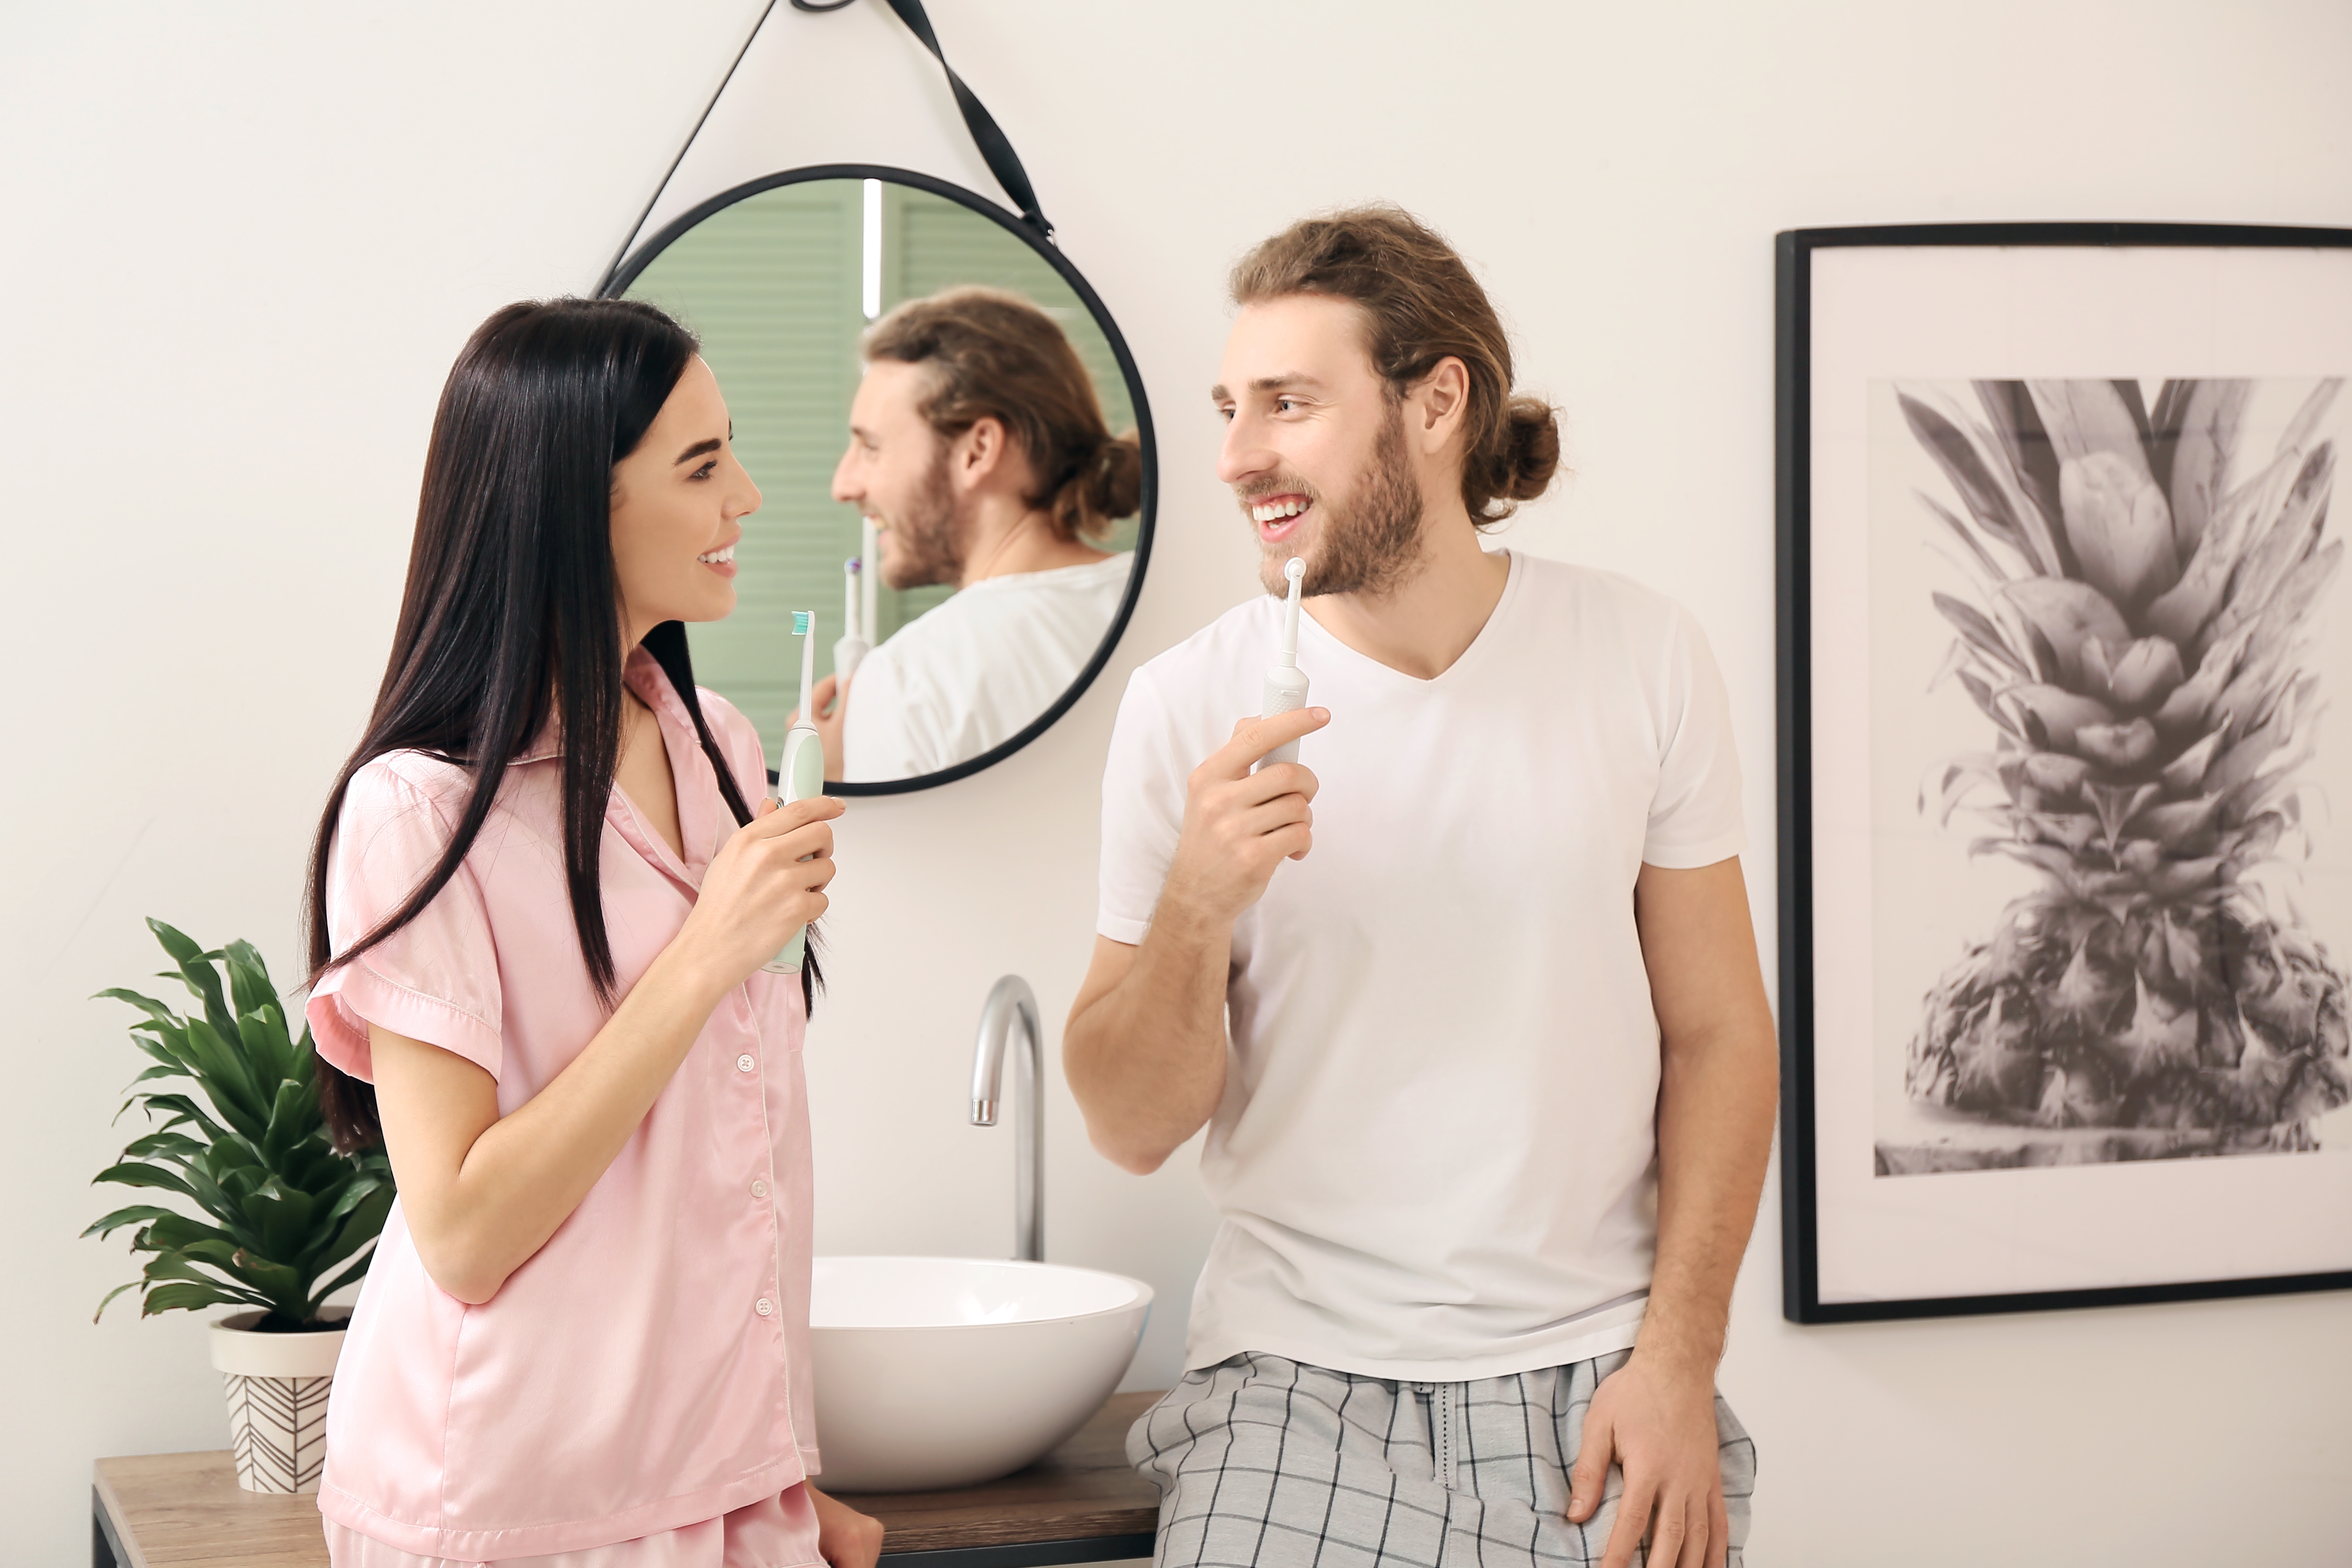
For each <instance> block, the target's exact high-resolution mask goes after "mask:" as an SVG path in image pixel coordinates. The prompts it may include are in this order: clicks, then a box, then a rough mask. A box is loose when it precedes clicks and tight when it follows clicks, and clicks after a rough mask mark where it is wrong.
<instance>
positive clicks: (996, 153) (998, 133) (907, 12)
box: [793, 0, 1054, 239]
mask: <svg viewBox="0 0 2352 1568" xmlns="http://www.w3.org/2000/svg"><path fill="white" fill-rule="evenodd" d="M849 3H850V0H793V9H794V10H796V11H838V10H840V9H842V8H843V7H844V6H845V5H848V4H849ZM887 5H889V7H890V9H891V10H893V11H895V12H897V13H898V20H900V21H901V22H904V23H906V24H907V30H908V32H910V33H912V34H914V35H915V37H917V38H918V39H919V40H921V42H922V46H923V47H925V48H927V49H929V50H930V51H931V58H933V59H935V60H937V61H939V62H940V69H941V70H943V71H945V72H946V73H947V77H948V87H949V88H950V89H951V90H952V91H953V92H954V93H955V100H956V107H957V108H958V109H960V110H962V111H963V124H964V129H965V130H966V131H968V132H971V142H972V145H973V146H975V147H977V148H979V149H980V158H981V162H982V163H986V164H987V165H988V172H989V173H990V174H993V175H995V176H996V183H997V184H1000V185H1002V186H1003V187H1004V194H1005V195H1009V196H1011V197H1012V198H1013V205H1015V206H1017V207H1019V208H1020V209H1021V220H1022V221H1023V222H1024V223H1025V224H1027V225H1029V226H1031V227H1032V228H1034V229H1035V230H1036V231H1037V232H1038V233H1039V234H1041V235H1043V236H1044V237H1045V238H1047V239H1051V238H1053V237H1054V226H1053V224H1052V223H1050V222H1049V221H1047V219H1046V217H1045V213H1044V212H1042V211H1040V210H1039V209H1038V206H1037V193H1036V191H1035V190H1034V188H1032V187H1031V185H1030V184H1029V172H1028V171H1027V170H1026V169H1024V168H1023V167H1022V166H1021V154H1019V153H1015V152H1014V151H1013V143H1012V142H1009V141H1007V140H1006V139H1005V135H1004V132H1003V129H1002V128H1001V127H999V126H998V124H997V123H996V117H995V116H994V115H992V114H991V113H989V112H988V107H987V105H985V104H983V103H982V102H981V101H980V97H979V95H978V94H977V93H975V92H973V91H972V90H971V89H970V88H968V87H966V86H965V85H964V81H963V78H961V77H960V76H958V75H956V70H955V67H953V66H951V65H950V64H948V57H947V52H946V51H945V50H943V49H941V48H940V38H939V35H938V34H937V33H935V32H933V31H932V30H931V18H930V16H929V15H928V14H927V13H926V12H925V11H924V10H923V0H887Z"/></svg>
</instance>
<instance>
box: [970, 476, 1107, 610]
mask: <svg viewBox="0 0 2352 1568" xmlns="http://www.w3.org/2000/svg"><path fill="white" fill-rule="evenodd" d="M1108 558H1109V552H1108V551H1103V550H1097V549H1095V548H1094V547H1093V546H1091V545H1088V544H1086V543H1083V542H1079V541H1077V540H1075V539H1063V538H1061V537H1060V536H1058V535H1057V534H1055V531H1054V522H1053V520H1052V519H1051V518H1049V517H1047V516H1046V515H1045V512H1043V511H1041V510H1037V509H1035V508H1034V507H1024V506H1023V505H1022V504H1021V503H1020V502H1019V501H1018V500H1015V499H1013V497H1010V496H1000V495H985V496H981V497H979V498H977V499H976V500H975V501H974V502H973V507H972V519H971V533H970V535H969V536H968V537H967V538H966V540H965V544H964V552H963V575H962V577H961V579H959V580H958V582H957V583H956V586H957V587H959V588H969V587H971V585H972V584H974V583H982V582H986V581H987V580H988V579H989V578H991V577H1010V576H1012V575H1013V574H1014V573H1016V572H1051V571H1054V570H1055V569H1056V568H1058V567H1063V566H1087V565H1091V564H1092V563H1095V562H1097V561H1103V560H1108Z"/></svg>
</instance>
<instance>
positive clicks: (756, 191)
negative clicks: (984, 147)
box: [597, 163, 1160, 795]
mask: <svg viewBox="0 0 2352 1568" xmlns="http://www.w3.org/2000/svg"><path fill="white" fill-rule="evenodd" d="M813 180H881V181H885V182H887V183H889V184H899V185H906V186H909V187H911V188H913V189H915V190H919V191H925V192H928V193H929V194H930V195H935V196H943V197H945V198H946V199H948V200H949V201H952V202H955V203H957V204H958V205H961V206H964V207H967V208H969V209H971V211H973V212H975V213H978V214H979V215H980V216H982V217H985V218H987V219H988V220H989V221H990V222H992V223H993V224H995V225H996V226H998V227H999V228H1002V229H1003V230H1004V231H1005V232H1006V233H1008V234H1011V235H1013V236H1014V237H1017V238H1018V239H1019V240H1020V241H1021V243H1022V244H1024V245H1025V246H1027V247H1029V248H1030V249H1031V250H1032V251H1034V252H1035V253H1036V254H1037V255H1038V256H1039V257H1040V258H1043V259H1044V260H1045V262H1046V263H1047V265H1049V266H1051V267H1052V268H1054V270H1055V272H1056V273H1057V274H1059V275H1060V277H1061V279H1062V281H1064V282H1065V283H1067V284H1068V285H1069V286H1070V291H1071V292H1072V293H1074V294H1076V296H1077V297H1078V300H1079V301H1080V302H1081V303H1083V304H1084V305H1085V306H1086V308H1087V311H1088V312H1089V313H1090V314H1091V315H1092V316H1093V317H1094V319H1095V324H1096V325H1097V326H1098V327H1100V328H1101V329H1102V334H1103V338H1104V340H1105V341H1106V342H1108V343H1109V344H1110V352H1111V354H1112V356H1113V357H1114V358H1115V359H1116V360H1117V361H1118V371H1119V374H1120V375H1122V376H1123V377H1125V378H1126V381H1127V389H1128V395H1129V398H1130V399H1131V400H1132V402H1133V405H1134V408H1135V438H1136V448H1137V452H1138V455H1139V457H1140V458H1142V464H1143V485H1142V492H1141V500H1140V502H1139V506H1138V508H1137V512H1136V530H1135V550H1134V553H1135V563H1134V565H1133V567H1132V568H1131V569H1130V570H1129V573H1128V578H1127V591H1126V592H1125V593H1124V594H1123V595H1121V596H1120V598H1119V602H1118V613H1117V614H1115V615H1114V616H1111V622H1110V626H1109V629H1108V630H1107V631H1105V632H1104V634H1103V639H1102V641H1101V642H1100V643H1099V644H1097V646H1096V647H1095V651H1094V657H1093V658H1089V659H1088V660H1087V663H1086V666H1085V668H1082V669H1080V670H1079V671H1078V674H1077V678H1076V679H1075V680H1073V681H1072V682H1071V683H1070V685H1069V687H1068V689H1066V690H1065V691H1064V692H1063V693H1062V695H1061V696H1060V697H1059V698H1058V699H1056V700H1055V701H1054V703H1053V704H1052V705H1051V706H1050V707H1048V708H1046V709H1045V711H1044V712H1042V713H1040V714H1038V715H1037V717H1036V718H1034V719H1033V720H1031V721H1029V722H1028V724H1026V725H1025V726H1024V727H1023V728H1022V729H1021V730H1020V731H1018V732H1017V733H1015V734H1014V735H1013V736H1012V737H1011V738H1010V739H1008V740H1005V741H1003V742H999V743H998V744H997V745H995V746H993V747H991V748H990V749H989V750H987V751H985V752H982V753H980V755H978V756H976V757H967V758H965V759H964V760H963V761H961V762H960V763H955V764H954V765H953V766H951V767H945V768H941V769H940V770H938V771H937V772H935V773H922V774H919V775H918V776H916V777H914V778H908V779H870V780H862V781H860V780H847V779H828V780H827V781H826V782H825V786H824V792H825V794H827V795H907V794H910V793H911V792H913V791H916V790H924V789H936V788H938V787H939V786H940V785H941V784H953V783H954V782H955V781H956V780H958V779H961V778H969V777H971V775H972V774H974V773H979V772H980V771H981V770H982V769H983V768H991V767H994V766H995V765H996V764H997V763H1001V762H1003V761H1004V759H1005V758H1007V757H1010V756H1011V755H1013V753H1014V752H1018V751H1019V750H1021V748H1022V747H1024V746H1025V745H1027V744H1028V743H1029V742H1032V741H1034V740H1035V739H1036V738H1037V737H1038V736H1040V735H1042V734H1044V733H1045V731H1048V730H1050V729H1052V728H1053V727H1054V725H1055V723H1056V722H1058V721H1060V719H1061V717H1062V715H1064V714H1065V713H1067V712H1068V711H1069V710H1071V708H1072V707H1074V706H1076V703H1077V700H1078V699H1079V698H1081V697H1083V696H1085V695H1086V693H1087V688H1089V687H1091V686H1092V685H1093V684H1094V682H1095V678H1096V677H1097V676H1098V675H1100V674H1101V673H1102V671H1103V668H1104V667H1105V666H1106V665H1108V664H1109V662H1110V658H1111V655H1112V654H1113V653H1114V652H1115V651H1117V649H1118V643H1119V639H1120V638H1121V637H1124V636H1126V635H1127V625H1128V622H1129V620H1130V619H1131V618H1132V617H1133V616H1134V614H1135V605H1136V601H1137V600H1138V599H1139V597H1140V596H1141V595H1142V593H1143V579H1144V576H1145V574H1147V572H1148V571H1149V570H1150V564H1151V541H1152V535H1153V531H1154V525H1155V523H1156V521H1157V519H1158V516H1159V509H1160V447H1159V443H1158V440H1157V438H1156V437H1154V436H1153V434H1152V426H1151V400H1150V396H1149V395H1148V394H1147V393H1146V391H1145V389H1144V385H1143V373H1142V372H1141V371H1139V370H1138V369H1137V368H1136V363H1135V355H1134V354H1133V353H1131V352H1130V351H1129V348H1128V346H1127V339H1126V337H1125V336H1124V335H1123V334H1122V333H1121V332H1120V331H1119V330H1118V321H1116V320H1115V319H1113V317H1112V316H1111V313H1110V310H1109V307H1108V306H1106V305H1105V304H1104V303H1103V301H1102V296H1100V295H1099V294H1097V293H1096V292H1095V289H1094V285H1093V284H1091V283H1089V282H1087V279H1086V275H1085V274H1084V273H1082V272H1080V271H1079V270H1078V269H1077V268H1076V267H1075V266H1073V265H1072V264H1071V262H1070V259H1069V258H1067V257H1066V256H1064V255H1063V254H1062V252H1061V249H1060V247H1058V246H1055V244H1054V243H1053V242H1052V241H1051V240H1050V239H1048V238H1047V237H1045V235H1044V234H1042V233H1041V232H1040V231H1039V230H1038V229H1037V228H1036V227H1034V226H1032V225H1030V224H1029V223H1027V222H1025V221H1024V220H1023V218H1022V217H1021V216H1020V215H1019V214H1018V213H1013V212H1009V211H1007V210H1006V209H1005V208H1003V207H1002V206H1000V205H997V204H996V203H994V202H992V201H990V200H989V199H988V198H987V197H986V196H983V195H980V194H979V193H977V192H975V191H971V190H967V189H965V188H964V187H963V186H961V185H958V184H951V183H950V182H949V181H946V180H942V179H939V178H936V177H934V176H932V175H929V174H918V173H917V172H916V171H914V170H912V169H900V168H894V167H892V166H890V165H888V164H886V163H813V164H809V165H806V166H804V167H802V168H797V169H786V170H783V171H782V172H781V173H778V174H763V175H761V177H760V178H758V179H756V180H746V181H745V182H743V183H742V184H740V185H735V186H732V187H730V188H729V189H727V190H724V191H721V192H719V194H718V195H715V196H712V197H710V198H709V200H707V201H703V202H699V203H698V204H696V205H694V206H693V207H691V208H689V209H688V210H687V211H686V212H684V213H681V214H679V215H678V216H677V217H676V218H674V219H672V220H671V221H670V222H669V223H668V224H667V225H665V226H663V227H662V229H661V230H660V232H658V233H657V234H656V235H654V236H653V237H651V238H650V239H647V240H646V241H644V242H643V243H642V244H639V245H636V246H635V247H632V248H631V249H630V250H629V252H628V253H627V254H626V255H625V256H624V257H623V258H621V259H620V261H619V262H618V263H616V264H615V265H614V268H613V270H612V273H611V275H610V276H609V277H608V278H607V279H605V280H604V286H603V287H602V288H601V289H598V290H597V292H598V293H599V295H601V296H602V297H604V298H606V299H618V298H619V297H620V296H621V295H623V294H625V293H626V292H627V291H628V289H629V285H630V284H632V283H634V282H635V281H636V279H637V276H638V275H639V274H640V273H642V272H644V271H645V269H646V268H647V267H648V266H650V265H652V263H653V261H654V258H656V257H658V256H659V255H660V254H661V253H662V252H663V251H664V250H666V249H667V248H668V247H670V246H671V245H673V244H675V243H676V242H677V240H678V239H680V238H682V237H684V236H685V235H686V234H687V233H688V231H690V230H692V229H693V228H694V227H695V226H697V225H698V224H699V223H701V222H702V221H703V220H704V219H706V218H708V217H709V216H711V215H712V214H714V213H718V212H722V211H724V210H725V209H727V208H728V207H731V206H733V205H735V204H736V203H738V202H740V201H744V200H747V199H749V198H750V197H752V196H756V195H760V194H761V192H763V191H772V190H775V189H776V188H778V187H779V186H782V185H794V184H805V183H807V182H809V181H813ZM774 776H775V775H774V773H773V772H771V773H770V774H769V778H770V781H771V782H773V781H774Z"/></svg>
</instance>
